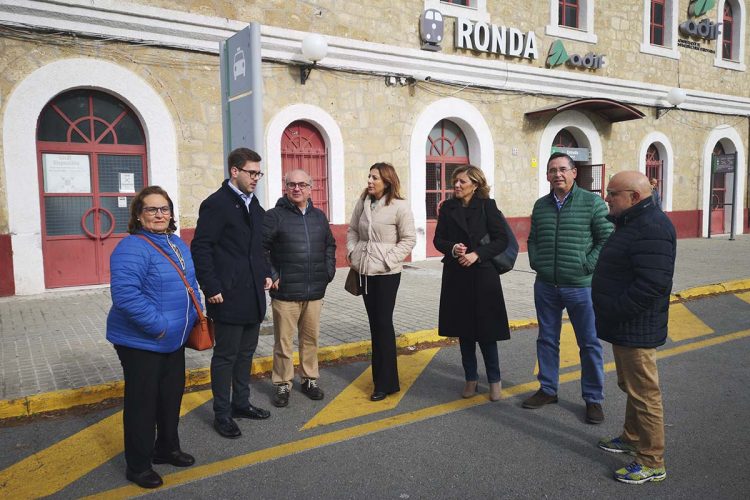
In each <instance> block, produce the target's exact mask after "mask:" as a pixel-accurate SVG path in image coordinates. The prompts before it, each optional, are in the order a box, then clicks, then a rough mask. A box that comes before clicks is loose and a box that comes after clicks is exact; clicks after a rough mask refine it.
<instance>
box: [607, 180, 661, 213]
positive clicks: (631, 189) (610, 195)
mask: <svg viewBox="0 0 750 500" xmlns="http://www.w3.org/2000/svg"><path fill="white" fill-rule="evenodd" d="M651 194H652V190H651V182H649V180H648V177H646V176H645V175H643V174H642V173H640V172H637V171H635V170H626V171H624V172H618V173H616V174H615V175H613V176H612V178H611V179H610V180H609V184H608V185H607V196H606V197H605V198H604V200H605V201H606V202H607V205H609V213H610V214H611V215H613V216H615V217H617V216H619V215H620V214H621V213H622V212H624V211H625V210H627V209H628V208H630V207H632V206H633V205H635V204H637V203H640V202H641V201H643V200H645V199H646V198H649V197H650V196H651Z"/></svg>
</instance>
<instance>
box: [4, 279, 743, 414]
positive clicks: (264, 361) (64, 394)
mask: <svg viewBox="0 0 750 500" xmlns="http://www.w3.org/2000/svg"><path fill="white" fill-rule="evenodd" d="M744 290H750V279H741V280H733V281H727V282H725V283H718V284H714V285H706V286H699V287H694V288H689V289H687V290H683V291H681V292H679V293H676V294H674V295H672V298H671V302H679V301H683V300H691V299H696V298H700V297H707V296H710V295H718V294H724V293H733V292H739V291H744ZM535 326H537V321H536V319H523V320H512V321H510V327H511V328H512V329H522V328H531V327H535ZM443 340H446V338H445V337H440V336H439V335H438V333H437V328H433V329H430V330H419V331H416V332H409V333H404V334H403V335H400V336H399V337H398V338H397V339H396V345H397V346H398V347H399V348H405V347H410V346H416V345H419V344H425V343H430V344H431V343H435V342H440V341H443ZM369 353H370V342H369V341H360V342H351V343H348V344H341V345H337V346H327V347H321V348H320V349H319V350H318V359H319V360H320V361H321V362H332V361H339V360H343V359H349V358H356V357H360V356H366V355H369ZM295 362H298V360H297V354H296V353H295ZM271 368H272V358H271V356H265V357H262V358H256V359H255V360H253V374H256V375H257V374H266V373H270V371H271ZM210 382H211V374H210V370H209V369H208V368H196V369H192V370H188V372H187V374H186V379H185V386H186V388H188V389H192V388H196V387H202V386H205V385H207V384H209V383H210ZM123 387H124V383H123V382H122V381H116V382H111V383H107V384H100V385H94V386H88V387H81V388H78V389H65V390H61V391H53V392H46V393H42V394H34V395H31V396H24V397H21V398H17V399H7V400H3V401H0V420H3V419H8V418H19V417H30V416H33V415H39V414H43V413H49V412H54V411H62V410H68V409H71V408H75V407H77V406H85V405H92V404H98V403H101V402H103V401H106V400H108V399H117V398H121V397H122V391H123Z"/></svg>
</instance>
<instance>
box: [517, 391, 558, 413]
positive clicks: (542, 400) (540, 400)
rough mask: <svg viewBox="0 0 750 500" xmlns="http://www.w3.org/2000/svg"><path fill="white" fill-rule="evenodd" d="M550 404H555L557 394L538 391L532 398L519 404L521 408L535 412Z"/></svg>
mask: <svg viewBox="0 0 750 500" xmlns="http://www.w3.org/2000/svg"><path fill="white" fill-rule="evenodd" d="M552 403H557V394H547V393H546V392H544V391H543V390H541V389H539V390H538V391H536V392H535V393H534V395H533V396H531V397H530V398H527V399H525V400H524V401H523V403H521V406H522V407H523V408H526V409H529V410H536V409H538V408H541V407H542V406H544V405H548V404H552Z"/></svg>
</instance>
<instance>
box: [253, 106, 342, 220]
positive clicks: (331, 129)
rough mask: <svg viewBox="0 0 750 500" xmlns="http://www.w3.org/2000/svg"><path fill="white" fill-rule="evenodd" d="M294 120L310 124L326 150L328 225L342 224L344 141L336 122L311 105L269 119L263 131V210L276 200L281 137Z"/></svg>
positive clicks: (294, 107)
mask: <svg viewBox="0 0 750 500" xmlns="http://www.w3.org/2000/svg"><path fill="white" fill-rule="evenodd" d="M297 120H304V121H306V122H310V123H312V124H313V125H315V127H316V128H317V129H318V131H319V132H320V134H321V135H322V136H323V140H324V141H325V144H326V149H327V150H328V203H329V205H328V208H329V213H330V219H331V220H330V222H331V224H344V223H345V222H346V221H345V220H344V219H345V214H344V191H345V189H344V139H343V137H342V135H341V129H340V128H339V126H338V124H337V123H336V121H335V120H334V119H333V117H331V115H329V114H328V113H326V112H325V111H324V110H323V109H321V108H319V107H317V106H313V105H311V104H293V105H291V106H287V107H286V108H284V109H282V110H281V111H279V112H278V113H276V115H274V116H273V118H272V119H271V121H270V122H269V123H268V127H267V128H266V156H267V158H266V171H267V173H268V175H267V176H266V177H267V180H266V185H265V188H266V192H267V193H268V200H267V203H266V206H271V202H273V203H275V200H277V199H278V198H280V197H281V196H282V195H283V194H284V193H283V192H282V190H281V184H282V178H281V136H282V135H283V134H284V130H286V128H287V127H288V126H289V125H290V124H291V123H292V122H295V121H297Z"/></svg>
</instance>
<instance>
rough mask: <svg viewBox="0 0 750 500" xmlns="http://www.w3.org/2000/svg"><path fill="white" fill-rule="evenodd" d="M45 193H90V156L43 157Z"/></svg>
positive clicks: (57, 155) (56, 155) (47, 154)
mask: <svg viewBox="0 0 750 500" xmlns="http://www.w3.org/2000/svg"><path fill="white" fill-rule="evenodd" d="M42 167H43V169H44V192H45V193H90V192H91V172H90V169H89V157H88V155H59V154H50V153H45V154H43V155H42Z"/></svg>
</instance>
